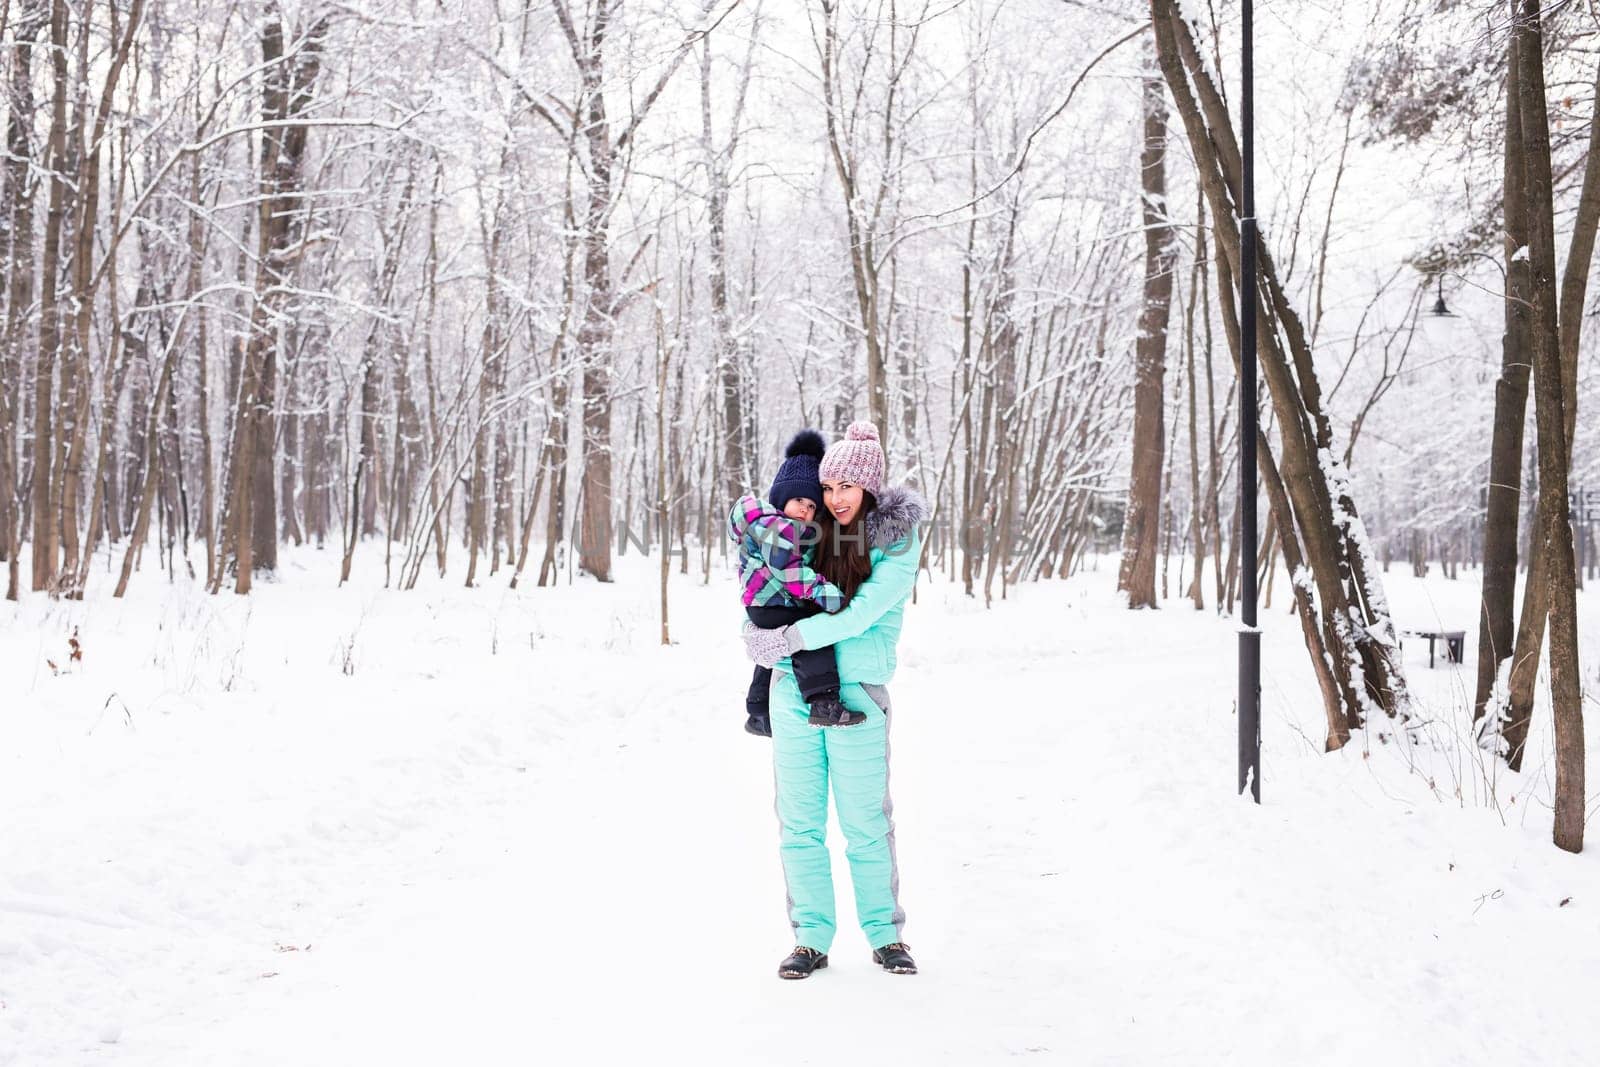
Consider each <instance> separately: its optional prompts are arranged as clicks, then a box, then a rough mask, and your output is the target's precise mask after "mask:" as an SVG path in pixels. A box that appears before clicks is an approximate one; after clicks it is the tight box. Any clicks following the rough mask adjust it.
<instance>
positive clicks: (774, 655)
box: [744, 622, 789, 667]
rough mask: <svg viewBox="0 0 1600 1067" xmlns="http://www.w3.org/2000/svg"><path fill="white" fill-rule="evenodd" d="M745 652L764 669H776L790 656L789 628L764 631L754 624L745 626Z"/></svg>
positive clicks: (749, 623) (747, 623) (748, 623)
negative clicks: (779, 662)
mask: <svg viewBox="0 0 1600 1067" xmlns="http://www.w3.org/2000/svg"><path fill="white" fill-rule="evenodd" d="M744 650H745V653H746V654H747V655H749V657H750V658H751V659H752V660H754V661H755V662H756V663H759V664H760V665H761V666H763V667H775V666H777V664H778V661H779V660H780V659H783V657H785V656H787V655H788V654H789V627H787V626H782V627H779V628H778V629H776V630H763V629H762V628H761V627H759V626H757V625H756V624H755V623H753V622H746V623H745V624H744Z"/></svg>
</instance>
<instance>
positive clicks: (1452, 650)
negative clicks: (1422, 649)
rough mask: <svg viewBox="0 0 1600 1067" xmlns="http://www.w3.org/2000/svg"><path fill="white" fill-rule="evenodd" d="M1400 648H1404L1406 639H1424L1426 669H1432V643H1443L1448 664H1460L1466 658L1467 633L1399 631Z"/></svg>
mask: <svg viewBox="0 0 1600 1067" xmlns="http://www.w3.org/2000/svg"><path fill="white" fill-rule="evenodd" d="M1400 637H1401V641H1400V647H1401V648H1404V647H1405V638H1407V637H1426V638H1427V639H1428V667H1429V668H1430V669H1431V668H1432V667H1433V649H1434V642H1436V641H1441V640H1442V641H1443V642H1444V651H1445V659H1446V661H1447V662H1450V663H1460V662H1461V661H1462V660H1463V659H1465V658H1466V645H1467V632H1466V631H1465V630H1401V631H1400Z"/></svg>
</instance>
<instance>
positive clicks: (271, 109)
mask: <svg viewBox="0 0 1600 1067" xmlns="http://www.w3.org/2000/svg"><path fill="white" fill-rule="evenodd" d="M327 28H328V19H327V17H326V16H324V17H322V18H321V19H319V20H318V21H317V22H316V24H315V25H313V26H312V27H311V29H310V30H309V31H308V32H307V33H306V35H305V37H304V39H303V40H302V42H301V47H300V50H299V52H298V53H297V54H296V55H294V56H285V55H284V53H283V41H284V36H283V22H282V17H281V14H280V13H279V12H278V10H277V8H276V5H274V7H273V8H272V9H271V11H270V13H269V14H268V16H267V17H266V19H265V21H264V22H263V23H262V24H261V49H262V56H263V60H264V66H265V68H266V74H265V78H266V85H265V88H264V91H263V98H262V118H263V120H264V121H265V122H268V123H273V124H274V125H272V126H270V127H269V128H268V129H266V130H263V131H262V135H261V156H260V166H261V178H260V182H261V190H260V203H259V205H258V208H257V212H256V228H257V231H258V233H257V241H256V254H257V269H256V281H255V298H254V301H253V303H252V307H251V312H250V327H249V340H248V342H247V343H246V345H245V350H244V358H243V367H242V369H241V373H242V375H243V380H242V382H241V383H240V388H239V404H238V409H237V411H236V413H235V417H234V427H233V447H232V452H233V462H232V465H231V466H232V470H231V473H230V476H229V481H230V483H231V496H232V500H231V503H230V505H229V511H230V512H231V515H230V522H229V526H230V528H229V530H228V532H227V540H228V548H230V549H231V551H232V553H233V559H234V561H235V569H236V574H235V585H234V591H235V592H237V593H240V594H244V593H248V592H249V591H250V582H251V578H252V575H253V573H254V571H255V570H256V569H258V568H259V569H261V570H267V571H270V570H273V569H275V568H276V566H277V552H278V531H277V514H276V512H277V483H276V479H274V477H273V459H274V451H275V448H276V425H275V423H276V419H275V411H274V407H275V401H276V393H277V374H278V357H279V350H280V347H281V345H282V341H283V338H282V334H283V314H284V311H285V305H286V303H287V301H288V293H287V288H288V284H289V274H290V272H291V271H292V270H293V267H294V263H295V261H296V260H297V259H298V257H299V254H300V251H301V250H300V249H298V248H297V247H296V242H297V241H298V239H299V237H300V229H301V221H300V220H301V218H302V211H303V206H302V205H301V203H300V200H299V197H298V196H297V194H298V192H299V190H300V187H301V185H302V182H303V167H304V160H305V148H306V139H307V136H308V133H309V129H308V127H307V126H306V125H305V124H304V123H296V122H294V121H293V120H294V119H296V118H298V117H299V116H300V115H302V114H303V113H304V112H305V111H306V109H307V108H308V107H310V105H311V100H312V90H313V86H314V85H315V82H316V79H317V74H318V71H319V69H320V66H321V47H322V43H323V39H324V37H325V36H326V33H327Z"/></svg>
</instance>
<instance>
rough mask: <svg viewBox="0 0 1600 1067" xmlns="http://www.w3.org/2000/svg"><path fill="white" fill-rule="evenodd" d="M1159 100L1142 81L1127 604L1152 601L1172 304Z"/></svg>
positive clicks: (1125, 532) (1162, 99) (1124, 580)
mask: <svg viewBox="0 0 1600 1067" xmlns="http://www.w3.org/2000/svg"><path fill="white" fill-rule="evenodd" d="M1166 142H1167V102H1166V96H1165V94H1164V93H1163V92H1162V88H1161V80H1160V79H1159V78H1157V77H1146V78H1145V80H1144V148H1143V151H1142V152H1141V154H1140V173H1141V175H1142V186H1143V192H1144V196H1143V202H1142V212H1143V217H1144V249H1145V251H1144V307H1143V311H1142V312H1141V313H1140V315H1139V336H1138V339H1137V340H1136V341H1135V344H1134V351H1135V375H1136V378H1135V384H1134V392H1133V463H1132V468H1131V475H1130V478H1129V482H1128V508H1127V513H1126V515H1125V517H1124V519H1123V525H1122V566H1121V569H1120V571H1119V573H1118V575H1117V588H1118V590H1120V591H1121V592H1123V593H1125V594H1126V595H1127V598H1128V607H1130V608H1134V609H1138V608H1154V607H1158V606H1159V605H1158V603H1157V601H1156V559H1157V556H1158V555H1159V553H1160V547H1161V546H1160V528H1159V527H1160V521H1159V520H1160V516H1161V473H1162V468H1163V466H1164V450H1165V444H1166V442H1165V438H1166V423H1165V419H1166V395H1165V382H1166V369H1167V368H1166V357H1167V322H1168V319H1169V317H1170V315H1171V309H1172V264H1173V258H1174V253H1173V247H1172V226H1171V223H1170V222H1169V221H1168V213H1167V184H1166V151H1167V149H1166Z"/></svg>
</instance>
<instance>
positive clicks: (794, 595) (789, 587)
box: [728, 430, 867, 737]
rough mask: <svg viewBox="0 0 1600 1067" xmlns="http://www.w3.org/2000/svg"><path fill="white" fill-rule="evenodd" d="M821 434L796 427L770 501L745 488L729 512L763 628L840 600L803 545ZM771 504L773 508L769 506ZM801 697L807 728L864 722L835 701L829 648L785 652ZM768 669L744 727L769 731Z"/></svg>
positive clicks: (809, 535) (761, 673)
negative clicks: (807, 709)
mask: <svg viewBox="0 0 1600 1067" xmlns="http://www.w3.org/2000/svg"><path fill="white" fill-rule="evenodd" d="M823 451H824V445H823V441H822V435H821V434H819V433H817V432H816V431H815V430H801V431H800V432H799V433H797V434H795V437H794V440H793V441H790V442H789V447H788V448H787V449H785V450H784V460H783V465H782V466H781V467H779V468H778V476H777V477H776V478H775V479H773V482H772V490H771V491H770V492H769V493H767V501H768V503H770V504H771V507H767V506H766V505H763V504H762V503H761V501H759V500H757V499H756V498H755V496H754V495H752V494H748V493H747V494H745V495H744V496H742V497H740V498H739V501H738V503H736V504H735V505H734V506H733V513H732V514H731V515H730V516H729V517H728V522H729V535H730V536H731V537H732V538H733V539H734V541H736V542H738V544H739V584H740V588H741V589H742V591H743V595H744V604H745V614H747V615H748V616H749V617H750V621H751V622H753V623H755V624H756V625H757V626H760V627H762V628H763V629H772V628H774V627H778V626H787V625H789V624H790V623H793V622H799V621H800V620H801V619H803V618H806V617H807V616H810V615H815V614H817V612H819V611H830V612H832V611H838V610H839V609H840V608H842V607H843V606H844V594H843V593H841V592H840V591H839V587H838V586H836V585H834V584H833V583H832V582H830V581H828V580H827V579H826V578H823V577H822V576H821V575H819V574H818V573H817V572H816V571H814V570H812V569H811V567H810V564H809V551H808V549H809V547H810V546H811V545H813V544H815V543H816V527H815V526H813V525H811V523H812V520H813V519H814V518H815V517H816V514H817V508H818V506H819V505H820V504H821V501H822V482H821V481H820V480H819V479H818V477H817V467H818V464H820V463H821V462H822V454H823ZM774 509H776V510H774ZM790 663H791V664H793V666H794V680H795V682H796V683H798V684H799V686H800V695H801V696H803V697H804V698H805V700H806V703H807V704H809V705H810V706H811V715H810V716H809V717H808V718H807V720H806V721H807V722H809V723H810V724H811V725H812V726H854V725H856V724H857V723H862V722H866V721H867V717H866V716H865V715H863V714H862V713H861V712H859V711H851V710H850V709H849V708H847V707H845V706H844V704H843V703H841V702H840V700H839V669H838V665H837V664H836V663H835V662H834V658H833V649H832V648H820V649H813V650H809V651H806V652H797V653H795V654H794V655H793V656H792V657H790ZM771 683H772V671H771V670H769V669H767V668H766V667H757V668H756V669H755V675H754V677H753V678H751V680H750V692H749V694H748V695H747V696H746V697H745V702H744V703H745V714H746V716H747V718H746V720H745V724H744V728H745V730H746V731H748V732H749V733H752V734H758V735H760V736H762V737H771V736H772V720H771V717H770V715H769V712H768V708H767V693H768V688H769V686H770V685H771Z"/></svg>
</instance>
